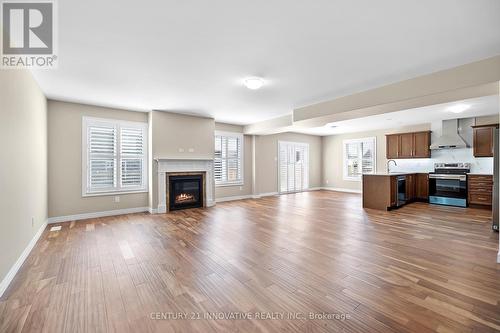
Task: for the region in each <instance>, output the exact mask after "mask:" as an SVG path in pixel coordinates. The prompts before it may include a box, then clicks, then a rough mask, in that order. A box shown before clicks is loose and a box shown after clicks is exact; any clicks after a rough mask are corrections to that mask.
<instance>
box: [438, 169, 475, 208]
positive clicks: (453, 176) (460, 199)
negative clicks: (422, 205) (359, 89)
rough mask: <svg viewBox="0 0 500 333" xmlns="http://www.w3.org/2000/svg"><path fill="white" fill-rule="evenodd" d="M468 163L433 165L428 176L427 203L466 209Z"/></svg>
mask: <svg viewBox="0 0 500 333" xmlns="http://www.w3.org/2000/svg"><path fill="white" fill-rule="evenodd" d="M469 172H470V163H435V164H434V172H431V173H430V174H429V202H430V203H433V204H439V205H448V206H458V207H467V174H468V173H469Z"/></svg>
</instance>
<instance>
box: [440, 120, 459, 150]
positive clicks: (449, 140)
mask: <svg viewBox="0 0 500 333" xmlns="http://www.w3.org/2000/svg"><path fill="white" fill-rule="evenodd" d="M457 148H467V143H465V141H464V139H462V137H461V136H460V135H459V134H458V119H451V120H443V123H442V135H441V136H440V137H439V138H438V139H437V140H435V141H434V142H432V144H431V149H433V150H436V149H457Z"/></svg>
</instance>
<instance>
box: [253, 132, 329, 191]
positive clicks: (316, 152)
mask: <svg viewBox="0 0 500 333" xmlns="http://www.w3.org/2000/svg"><path fill="white" fill-rule="evenodd" d="M278 141H291V142H302V143H308V144H309V187H311V188H313V187H320V186H321V178H322V175H321V164H322V154H321V150H322V142H321V141H322V140H321V137H319V136H312V135H305V134H297V133H280V134H273V135H263V136H256V142H255V156H256V160H255V168H256V170H255V174H256V191H257V193H260V194H262V193H272V192H278Z"/></svg>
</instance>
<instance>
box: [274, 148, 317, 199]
mask: <svg viewBox="0 0 500 333" xmlns="http://www.w3.org/2000/svg"><path fill="white" fill-rule="evenodd" d="M278 150H279V189H280V193H287V192H299V191H303V190H306V189H308V188H309V145H308V144H307V143H300V142H284V141H279V142H278Z"/></svg>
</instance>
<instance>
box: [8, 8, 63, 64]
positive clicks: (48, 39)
mask: <svg viewBox="0 0 500 333" xmlns="http://www.w3.org/2000/svg"><path fill="white" fill-rule="evenodd" d="M54 19H55V16H54V3H53V2H52V1H37V2H17V1H4V2H3V3H2V27H1V28H2V62H1V63H2V67H7V68H13V67H14V68H19V67H21V68H25V67H42V68H54V67H55V62H56V60H57V56H56V55H55V54H54V32H55V24H54V23H55V20H54Z"/></svg>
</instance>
